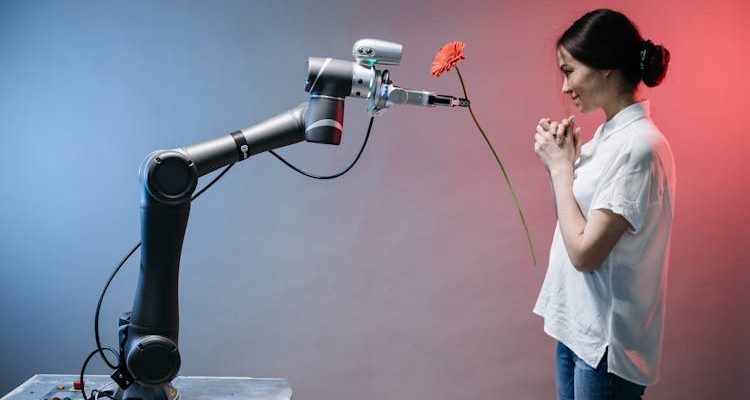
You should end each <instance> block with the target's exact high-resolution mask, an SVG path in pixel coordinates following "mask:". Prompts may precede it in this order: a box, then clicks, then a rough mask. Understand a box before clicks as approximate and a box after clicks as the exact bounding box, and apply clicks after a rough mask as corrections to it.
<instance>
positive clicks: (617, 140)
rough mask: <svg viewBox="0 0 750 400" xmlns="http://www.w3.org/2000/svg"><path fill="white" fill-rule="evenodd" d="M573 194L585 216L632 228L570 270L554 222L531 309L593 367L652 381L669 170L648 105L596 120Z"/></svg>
mask: <svg viewBox="0 0 750 400" xmlns="http://www.w3.org/2000/svg"><path fill="white" fill-rule="evenodd" d="M573 176H574V178H573V179H574V180H573V192H574V195H575V198H576V200H577V202H578V205H579V206H580V208H581V211H582V212H583V214H584V215H585V216H587V219H588V215H589V213H590V211H591V210H596V209H609V210H611V211H613V212H615V213H617V214H620V215H622V216H623V217H624V218H625V219H626V220H627V221H628V222H629V223H630V227H629V229H628V231H626V232H625V233H624V234H623V235H622V237H621V238H620V240H619V241H618V242H617V244H616V245H615V247H614V249H612V252H611V253H610V254H609V256H607V258H606V259H605V260H604V262H603V263H602V264H601V265H600V266H599V267H598V268H596V270H594V271H593V272H578V271H577V270H576V269H575V268H574V267H573V263H572V262H571V261H570V257H568V253H567V250H566V249H565V244H564V243H563V238H562V235H561V233H560V224H559V222H558V224H557V226H556V228H555V233H554V238H553V240H552V248H551V250H550V256H549V266H548V268H547V275H546V277H545V278H544V284H543V285H542V290H541V293H540V294H539V299H538V300H537V303H536V305H535V307H534V313H536V314H539V315H540V316H542V317H543V318H544V331H545V332H547V334H549V335H550V336H552V337H553V338H555V339H557V340H559V341H560V342H562V343H563V344H565V345H566V346H568V347H569V348H570V349H571V350H573V352H575V353H576V355H578V357H580V358H581V359H583V360H584V361H586V363H587V364H588V365H590V366H591V367H596V366H597V365H598V363H599V361H600V360H601V359H602V356H603V355H604V352H605V350H606V349H607V348H609V352H608V353H607V365H608V368H609V372H611V373H613V374H615V375H617V376H619V377H622V378H624V379H627V380H629V381H631V382H635V383H638V384H641V385H650V384H653V383H655V382H656V381H657V380H658V379H659V365H660V353H661V351H660V350H661V342H662V336H663V335H662V330H663V326H664V305H665V304H664V301H665V295H666V288H667V266H668V264H669V239H670V232H671V228H672V216H673V207H674V197H675V171H674V161H673V158H672V151H671V150H670V147H669V143H667V140H666V139H665V138H664V136H663V135H662V134H661V132H659V129H658V128H657V127H656V126H655V125H654V123H653V122H652V121H651V119H650V118H649V104H648V101H643V102H640V103H635V104H633V105H631V106H629V107H627V108H625V109H623V110H621V111H620V112H619V113H617V115H615V116H614V117H613V118H612V119H611V120H609V121H607V122H605V123H604V124H602V125H601V126H600V127H599V129H597V131H596V134H594V137H593V138H592V139H591V141H589V142H588V143H586V144H584V145H583V146H582V148H581V155H580V157H579V158H578V160H576V163H575V165H574V175H573Z"/></svg>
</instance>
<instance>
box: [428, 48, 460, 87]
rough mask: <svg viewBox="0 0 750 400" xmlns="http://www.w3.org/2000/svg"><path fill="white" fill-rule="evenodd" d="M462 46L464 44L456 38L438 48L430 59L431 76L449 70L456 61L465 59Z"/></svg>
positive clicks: (436, 75) (437, 75)
mask: <svg viewBox="0 0 750 400" xmlns="http://www.w3.org/2000/svg"><path fill="white" fill-rule="evenodd" d="M464 47H466V45H465V44H464V43H463V42H459V41H458V40H456V41H455V42H450V43H448V44H446V45H445V46H443V47H442V48H441V49H440V50H438V52H437V54H435V60H433V61H432V68H431V72H432V76H434V77H435V78H437V77H439V76H440V75H442V73H443V72H445V71H450V70H451V68H452V67H453V66H454V65H456V63H457V62H459V61H461V60H465V59H466V58H465V57H464Z"/></svg>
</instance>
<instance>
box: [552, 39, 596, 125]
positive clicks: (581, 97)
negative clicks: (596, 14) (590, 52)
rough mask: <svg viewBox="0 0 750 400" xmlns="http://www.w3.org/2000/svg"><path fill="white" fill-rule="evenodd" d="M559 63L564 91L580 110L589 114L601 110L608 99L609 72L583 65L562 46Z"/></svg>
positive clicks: (558, 53) (559, 50) (558, 58)
mask: <svg viewBox="0 0 750 400" xmlns="http://www.w3.org/2000/svg"><path fill="white" fill-rule="evenodd" d="M557 61H558V64H559V65H560V70H561V71H562V73H563V86H562V91H563V93H565V94H567V95H570V98H571V99H572V100H573V103H574V104H575V106H576V107H578V110H579V111H580V112H582V113H587V112H591V111H596V110H598V109H599V108H601V107H602V106H603V105H604V100H605V99H606V98H607V95H606V93H607V88H608V82H607V76H608V75H609V71H602V70H597V69H594V68H591V67H589V66H587V65H585V64H583V63H582V62H580V61H578V60H576V59H575V58H573V56H572V55H570V53H569V52H568V51H567V50H565V48H564V47H562V46H560V47H558V48H557Z"/></svg>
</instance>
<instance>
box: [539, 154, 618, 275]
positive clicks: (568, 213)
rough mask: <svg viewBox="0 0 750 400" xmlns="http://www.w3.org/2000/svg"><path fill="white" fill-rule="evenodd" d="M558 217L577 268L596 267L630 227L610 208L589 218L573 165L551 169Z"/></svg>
mask: <svg viewBox="0 0 750 400" xmlns="http://www.w3.org/2000/svg"><path fill="white" fill-rule="evenodd" d="M550 178H551V179H552V188H553V191H554V196H555V207H556V209H557V218H558V221H559V222H560V231H561V232H562V237H563V242H564V243H565V249H566V250H567V251H568V257H570V261H571V262H572V263H573V266H574V267H575V268H576V270H578V271H581V272H592V271H594V270H595V269H596V268H597V267H599V265H601V263H602V262H603V261H604V259H605V258H607V256H608V255H609V253H610V252H611V251H612V249H613V248H614V247H615V245H616V244H617V242H618V241H619V240H620V237H621V236H622V234H623V233H624V232H625V230H627V229H628V222H627V220H625V218H624V217H622V216H621V215H619V214H615V213H613V212H612V211H610V210H606V209H598V210H593V211H592V212H591V213H590V217H589V220H588V221H587V220H586V218H585V217H584V215H583V213H582V212H581V209H580V207H578V203H577V202H576V199H575V196H574V195H573V168H572V166H571V167H570V168H564V167H563V168H557V169H551V170H550Z"/></svg>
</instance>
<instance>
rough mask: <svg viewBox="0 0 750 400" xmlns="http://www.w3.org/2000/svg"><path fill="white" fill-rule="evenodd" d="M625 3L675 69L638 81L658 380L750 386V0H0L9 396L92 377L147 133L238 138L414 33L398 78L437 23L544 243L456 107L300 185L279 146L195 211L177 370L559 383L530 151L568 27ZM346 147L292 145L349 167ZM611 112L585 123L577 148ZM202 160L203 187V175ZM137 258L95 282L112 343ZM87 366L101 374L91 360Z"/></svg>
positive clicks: (298, 158) (130, 240)
mask: <svg viewBox="0 0 750 400" xmlns="http://www.w3.org/2000/svg"><path fill="white" fill-rule="evenodd" d="M602 6H607V7H612V8H615V9H618V10H621V11H623V12H625V13H626V14H627V15H629V16H630V17H631V18H632V19H633V20H634V21H636V23H637V25H638V26H639V27H640V29H641V31H642V32H643V34H644V36H645V37H647V38H650V39H652V40H653V41H655V42H657V43H664V44H665V45H666V46H667V47H668V48H669V49H670V50H671V52H672V55H673V57H672V63H671V64H670V69H669V74H668V76H667V80H666V82H665V83H664V84H663V86H660V87H657V88H655V89H649V90H648V91H646V92H645V96H646V97H648V98H650V99H651V100H652V112H653V118H654V120H655V121H656V123H657V124H658V125H659V126H660V128H661V129H662V130H663V132H664V133H665V135H666V136H667V138H668V139H669V140H670V141H671V144H672V148H673V151H674V155H675V158H676V163H677V168H678V171H677V175H678V193H677V206H676V217H675V222H674V231H673V243H672V245H673V246H672V253H671V254H672V262H671V276H670V287H669V295H668V317H667V325H666V331H665V344H664V353H663V354H664V357H663V360H664V361H663V379H662V381H661V382H660V383H659V384H657V385H655V386H653V387H652V388H650V389H649V390H648V391H647V392H646V398H648V399H698V398H712V399H739V398H748V397H749V396H750V380H748V379H747V378H748V376H750V347H749V346H748V344H747V338H748V337H750V312H749V311H748V308H749V307H750V290H749V289H748V284H749V283H750V268H748V267H749V265H748V264H749V263H748V262H749V261H750V256H748V253H747V250H748V248H749V247H750V239H749V238H750V227H749V224H748V222H750V213H749V212H748V201H747V199H746V198H747V196H748V194H749V193H750V189H748V185H750V173H748V167H747V165H748V163H747V161H746V160H745V156H746V155H747V154H748V150H750V146H748V145H749V144H750V139H748V135H750V129H748V126H747V125H748V122H747V115H748V114H747V113H748V110H750V95H749V92H750V85H748V71H750V52H749V51H748V43H749V42H750V25H749V24H747V20H748V18H749V17H750V6H749V5H748V3H746V2H744V1H740V0H737V1H712V2H681V1H652V0H651V1H617V2H615V1H607V2H596V3H594V2H585V1H565V2H561V1H514V2H509V1H505V2H501V1H496V2H490V1H485V2H459V1H427V0H423V1H380V2H371V1H361V0H358V1H346V2H345V1H340V2H334V1H315V2H313V1H273V2H272V1H255V2H252V1H203V2H200V1H190V2H185V1H181V2H178V1H127V2H105V1H20V0H18V1H14V0H10V1H9V0H4V1H0V135H2V136H1V137H2V142H1V143H2V144H1V145H0V171H2V185H0V198H2V211H0V224H1V225H2V234H0V250H1V251H0V266H1V268H2V270H1V271H2V278H1V279H0V393H7V392H8V391H10V390H11V389H12V388H14V387H16V386H17V385H19V384H21V383H22V382H24V381H25V380H26V379H28V378H29V377H30V376H32V375H33V374H36V373H70V374H72V373H77V372H78V370H79V368H80V365H81V362H82V361H83V358H84V356H85V355H86V354H87V353H88V352H89V351H90V350H91V349H92V348H93V345H94V341H93V334H92V320H93V312H94V308H95V305H96V300H97V298H98V295H99V291H100V289H101V287H102V286H103V284H104V282H105V280H106V278H107V276H108V275H109V273H110V271H111V270H112V268H113V267H114V266H115V264H116V263H117V261H118V260H120V258H121V257H122V256H123V255H124V254H125V252H126V251H127V249H128V248H129V247H130V246H132V245H133V244H134V243H135V242H136V241H137V240H138V239H139V225H138V224H139V216H138V212H139V193H140V185H139V182H138V178H137V169H138V165H139V163H140V161H141V160H142V159H143V158H144V157H145V156H146V155H147V154H148V153H149V152H151V151H152V150H155V149H165V148H173V147H179V146H182V145H186V144H191V143H194V142H197V141H202V140H204V139H207V138H211V137H215V136H218V135H223V134H225V133H228V132H231V131H234V130H236V129H239V128H243V127H246V126H249V125H252V124H254V123H256V122H259V121H261V120H263V119H265V118H267V117H269V116H271V115H274V114H276V113H279V112H281V111H284V110H286V109H289V108H291V107H293V106H295V105H297V104H298V103H300V102H301V101H304V100H305V99H306V97H305V95H306V94H305V93H304V91H303V80H304V68H305V61H306V58H307V57H308V56H310V55H314V56H330V57H335V58H340V59H345V60H346V59H350V57H351V48H352V44H353V43H354V42H355V41H356V40H357V39H360V38H365V37H374V38H381V39H386V40H391V41H396V42H400V43H403V45H404V48H405V52H404V57H403V61H402V65H401V66H399V67H393V68H391V71H392V76H393V78H394V80H395V82H396V83H398V84H401V85H403V86H406V87H412V88H424V89H430V90H434V91H437V92H440V93H446V94H456V95H458V94H460V85H459V82H458V79H457V76H456V75H455V73H454V72H453V71H451V72H450V73H448V74H446V75H444V76H443V77H441V78H440V79H435V78H433V77H431V76H430V74H429V65H430V63H431V61H432V57H433V55H434V53H435V51H436V50H437V49H438V48H439V47H440V46H441V45H442V44H444V43H445V42H448V41H451V40H456V39H460V40H463V41H465V42H466V43H467V48H466V53H465V54H466V58H467V60H466V61H463V62H462V63H461V68H462V72H463V73H464V75H465V77H466V80H467V85H468V90H469V96H470V98H471V100H472V101H473V103H474V105H475V107H476V108H475V110H476V112H477V115H478V118H479V119H480V121H481V122H482V123H483V125H484V126H485V128H486V129H487V130H488V131H489V134H490V135H491V138H492V140H493V141H494V142H495V144H496V146H497V147H498V150H499V152H500V154H501V157H503V159H504V161H505V163H506V164H507V167H508V169H509V172H510V175H511V178H512V181H513V182H514V184H515V187H516V190H517V192H518V195H519V198H520V201H521V203H522V205H523V207H524V210H525V212H526V215H527V219H528V221H529V224H530V228H531V233H532V235H533V237H534V240H535V242H536V244H537V247H538V253H539V256H540V260H541V263H540V265H539V266H537V267H533V266H532V265H531V261H530V256H529V252H528V248H527V245H526V239H525V237H524V235H523V230H522V229H521V225H520V223H519V219H518V215H517V213H516V211H515V209H514V207H513V203H512V199H511V197H510V195H509V192H508V190H507V188H506V187H505V184H504V182H503V180H502V176H501V175H500V173H499V172H498V169H497V166H496V165H495V163H494V160H493V159H492V157H491V155H490V153H489V152H488V150H487V148H486V146H485V144H484V143H483V141H482V139H481V137H480V136H479V134H478V132H477V131H476V130H475V128H474V126H473V124H472V122H471V119H470V117H469V114H468V112H467V111H466V110H459V109H420V108H407V107H403V108H400V109H394V110H390V111H388V112H386V113H385V115H383V116H382V117H380V118H378V119H377V120H376V121H375V124H374V129H373V136H372V138H371V143H370V144H369V146H368V147H367V149H366V151H365V154H364V156H363V157H362V159H361V160H360V162H359V164H358V165H357V166H356V167H355V168H354V169H353V170H352V171H351V172H350V173H349V174H347V175H345V176H344V177H342V178H340V179H337V180H333V181H326V182H321V181H313V180H310V179H307V178H304V177H302V176H300V175H298V174H296V173H294V172H293V171H291V170H290V169H288V168H287V167H285V166H284V165H282V164H281V163H279V162H278V161H277V160H276V159H274V158H273V157H272V156H270V155H268V154H262V155H258V156H256V157H254V158H251V159H250V160H248V161H246V162H244V163H242V164H239V165H238V166H237V167H235V168H234V169H233V170H232V171H230V173H229V174H227V175H226V176H225V177H224V178H223V179H222V180H221V181H220V182H219V183H218V184H217V185H216V186H215V187H214V188H212V189H211V190H210V191H209V192H208V193H207V194H206V195H204V196H203V197H202V198H201V199H199V200H198V201H196V203H195V204H194V205H193V211H192V216H191V220H190V223H189V226H188V232H187V236H186V240H185V246H184V251H183V263H182V267H181V281H180V290H181V298H180V302H181V303H180V306H181V329H182V331H181V337H180V340H181V343H180V345H181V351H182V356H183V367H182V370H181V374H182V375H211V376H254V377H285V378H288V379H289V380H290V381H291V384H292V388H293V389H294V391H295V397H296V398H298V399H372V400H376V399H392V400H396V399H410V400H411V399H469V398H484V399H547V398H551V397H552V393H553V390H554V383H553V353H554V346H553V341H552V340H551V339H550V338H549V337H547V336H546V335H545V334H544V333H543V331H542V321H541V319H540V318H538V317H536V316H534V315H532V313H531V309H532V306H533V304H534V302H535V300H536V296H537V294H538V290H539V288H540V286H541V283H542V279H543V276H544V273H545V266H546V262H547V254H548V249H549V245H550V241H551V237H552V232H553V228H554V224H555V216H554V211H553V209H552V203H551V197H550V192H549V186H548V182H547V176H546V173H545V171H544V170H543V168H542V167H541V164H539V162H538V160H537V159H536V156H535V155H534V153H533V150H532V147H533V136H532V135H533V131H534V126H535V123H536V122H537V121H538V119H539V118H541V117H544V116H550V117H554V118H561V117H563V116H564V113H565V110H566V107H567V106H566V101H565V100H564V98H563V96H562V95H561V93H560V87H561V77H560V74H559V72H558V71H557V67H556V59H555V52H554V42H555V40H556V38H557V36H558V35H559V34H560V33H561V32H562V31H563V30H564V29H565V28H566V27H567V26H569V24H570V23H571V22H572V21H573V20H574V19H575V18H577V17H579V16H580V15H582V14H583V13H584V12H586V11H588V10H591V9H593V8H598V7H602ZM365 109H366V104H365V102H364V101H361V100H356V99H355V100H349V101H348V102H347V111H346V120H345V127H346V131H345V137H344V139H343V143H342V145H341V146H339V147H329V146H324V145H315V144H307V143H301V144H298V145H295V146H291V147H290V148H288V149H282V150H281V152H282V153H283V154H284V155H285V156H287V157H288V158H289V159H290V160H293V162H295V163H296V164H298V165H300V166H302V167H304V168H307V169H309V170H311V171H315V172H318V173H332V172H336V171H338V170H340V169H341V168H343V167H344V166H345V165H347V164H348V163H349V161H350V160H351V159H352V157H353V156H354V155H355V153H356V150H357V149H358V147H359V145H360V143H361V141H362V139H363V137H364V130H365V128H366V123H367V118H366V116H365ZM601 120H602V114H599V113H597V114H593V115H586V116H579V121H580V124H581V125H582V126H583V127H584V131H585V136H586V138H587V140H588V139H589V138H590V137H591V135H592V134H593V131H594V130H595V128H596V126H597V125H598V124H599V123H600V122H601ZM205 181H206V180H205V178H204V180H203V181H202V183H205ZM136 277H137V258H136V259H134V260H133V261H131V262H129V263H128V265H127V266H126V267H125V268H124V269H123V271H122V272H121V274H120V275H119V276H118V277H117V279H116V280H115V282H114V284H113V286H112V288H111V292H110V293H109V294H108V296H107V297H106V301H105V303H104V307H103V314H102V317H103V318H102V332H103V338H104V339H105V342H106V343H107V344H114V343H115V328H116V324H117V317H118V316H119V314H120V313H121V312H123V311H126V310H129V309H130V307H131V303H132V297H133V293H134V290H135V287H134V286H135V280H136ZM90 371H91V372H92V373H105V372H107V371H106V370H105V369H104V368H103V366H102V364H101V363H100V362H99V361H98V360H97V362H95V363H93V364H92V368H91V370H90Z"/></svg>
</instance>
